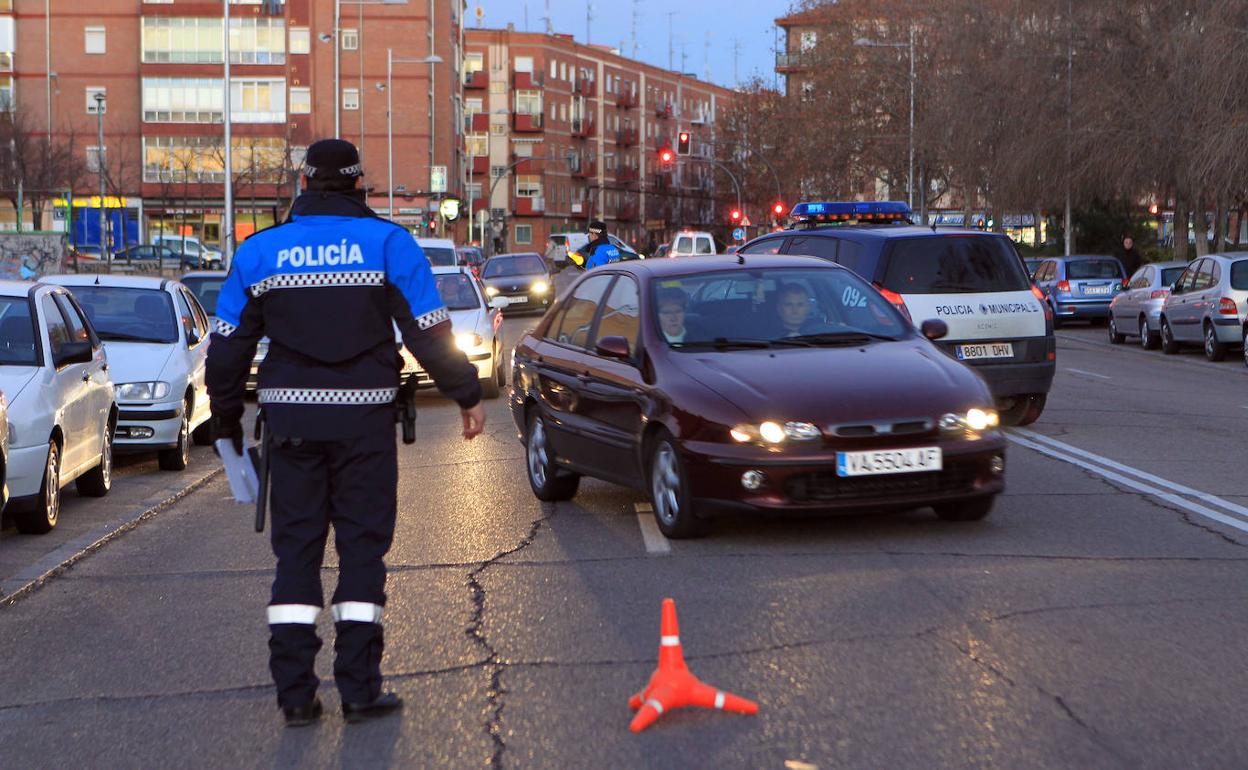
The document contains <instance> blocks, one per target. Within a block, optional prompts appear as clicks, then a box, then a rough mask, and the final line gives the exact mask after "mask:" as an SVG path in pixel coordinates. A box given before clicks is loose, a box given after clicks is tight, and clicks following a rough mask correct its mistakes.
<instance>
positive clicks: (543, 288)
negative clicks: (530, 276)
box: [529, 281, 550, 294]
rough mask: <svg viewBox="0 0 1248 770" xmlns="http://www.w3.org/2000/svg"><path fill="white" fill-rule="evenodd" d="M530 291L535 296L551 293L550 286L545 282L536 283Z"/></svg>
mask: <svg viewBox="0 0 1248 770" xmlns="http://www.w3.org/2000/svg"><path fill="white" fill-rule="evenodd" d="M529 291H531V292H533V293H534V294H545V293H546V292H548V291H550V285H549V284H547V283H546V282H545V281H534V282H533V285H532V286H530V287H529Z"/></svg>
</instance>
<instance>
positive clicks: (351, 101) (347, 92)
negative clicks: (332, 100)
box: [342, 88, 360, 110]
mask: <svg viewBox="0 0 1248 770" xmlns="http://www.w3.org/2000/svg"><path fill="white" fill-rule="evenodd" d="M342 108H343V109H344V110H358V109H359V108H360V89H358V88H344V89H342Z"/></svg>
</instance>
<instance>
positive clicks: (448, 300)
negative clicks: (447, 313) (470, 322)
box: [434, 273, 481, 310]
mask: <svg viewBox="0 0 1248 770" xmlns="http://www.w3.org/2000/svg"><path fill="white" fill-rule="evenodd" d="M434 278H435V279H437V282H438V294H439V295H441V297H442V304H444V305H446V309H447V310H475V309H477V308H479V307H481V297H480V295H478V294H477V290H476V289H475V288H473V286H472V279H471V278H469V277H468V276H466V275H464V274H463V273H449V274H447V275H435V276H434Z"/></svg>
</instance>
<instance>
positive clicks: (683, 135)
mask: <svg viewBox="0 0 1248 770" xmlns="http://www.w3.org/2000/svg"><path fill="white" fill-rule="evenodd" d="M676 152H677V153H678V154H680V155H688V154H689V132H688V131H681V132H680V133H678V134H676Z"/></svg>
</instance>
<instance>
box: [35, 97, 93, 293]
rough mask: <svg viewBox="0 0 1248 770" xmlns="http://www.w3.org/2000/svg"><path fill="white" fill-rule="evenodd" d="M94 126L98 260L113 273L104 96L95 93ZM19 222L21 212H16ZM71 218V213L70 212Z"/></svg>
mask: <svg viewBox="0 0 1248 770" xmlns="http://www.w3.org/2000/svg"><path fill="white" fill-rule="evenodd" d="M93 98H94V99H95V125H96V130H97V131H98V132H99V146H98V147H96V148H95V170H96V171H98V172H99V176H100V259H102V260H104V263H105V264H107V265H108V271H109V272H110V273H111V272H112V271H113V255H112V252H110V251H109V249H108V238H107V236H106V235H105V232H106V227H105V224H104V222H105V215H104V100H105V98H106V97H105V96H104V94H102V93H100V92H99V91H96V93H95V96H94V97H93ZM17 216H18V219H19V221H20V219H21V216H22V212H20V211H19V212H17ZM71 216H72V212H71Z"/></svg>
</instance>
